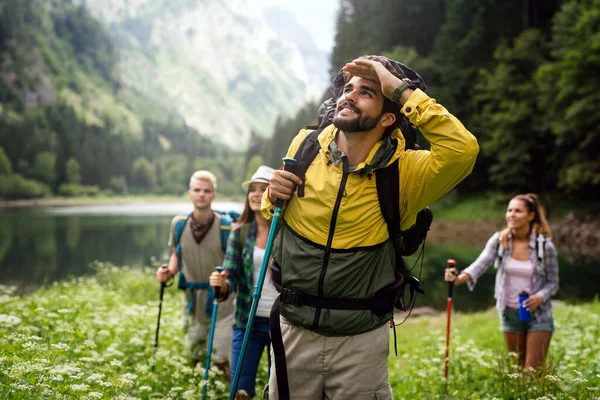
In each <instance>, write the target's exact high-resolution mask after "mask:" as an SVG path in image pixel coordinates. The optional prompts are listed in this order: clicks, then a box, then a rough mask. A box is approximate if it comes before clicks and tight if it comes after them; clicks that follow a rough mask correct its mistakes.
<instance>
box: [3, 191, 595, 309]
mask: <svg viewBox="0 0 600 400" xmlns="http://www.w3.org/2000/svg"><path fill="white" fill-rule="evenodd" d="M213 205H214V208H215V209H218V210H229V209H235V210H237V211H241V209H242V207H243V205H242V204H241V203H225V202H217V203H214V204H213ZM190 210H191V209H190V203H189V202H181V203H148V204H118V205H93V206H76V207H29V208H7V209H0V284H3V285H10V286H16V287H17V288H18V291H19V292H20V293H26V292H31V291H33V290H35V289H36V288H38V287H40V286H41V285H43V284H47V283H51V282H55V281H60V280H63V279H67V278H68V277H70V276H82V275H86V274H92V273H93V271H92V270H91V269H90V268H89V264H90V263H91V262H94V261H95V260H98V261H106V262H110V263H112V264H115V265H118V266H123V265H127V266H130V267H134V268H145V267H150V265H151V259H152V258H156V259H158V260H162V259H166V258H167V257H168V255H169V254H170V249H169V248H168V246H167V241H168V238H169V223H170V221H171V219H172V218H173V216H174V215H176V214H180V213H186V212H189V211H190ZM492 233H493V232H490V235H491V234H492ZM486 240H487V238H485V239H482V240H481V245H480V246H479V245H464V244H458V243H451V242H450V243H449V242H447V241H445V242H444V243H443V244H442V243H435V242H432V241H431V240H428V241H427V245H426V252H425V257H424V262H423V268H422V270H421V272H420V276H421V282H422V286H423V287H424V289H425V291H426V294H425V296H420V297H419V298H418V299H417V303H416V305H417V306H432V307H434V308H437V309H440V310H441V309H444V308H445V304H446V296H447V284H446V283H445V282H444V281H443V270H444V268H445V267H446V260H447V259H448V258H453V259H455V260H456V261H457V266H458V267H459V269H460V268H464V267H466V266H467V265H469V263H471V262H472V261H473V260H474V259H475V258H477V256H478V255H479V253H480V252H481V250H482V248H483V245H484V244H485V242H486ZM558 252H559V256H560V248H559V249H558ZM415 260H416V256H412V257H409V258H407V266H412V265H413V264H414V262H415ZM559 263H560V290H559V293H558V295H557V297H556V298H557V299H561V300H564V301H568V302H579V301H588V300H591V299H592V298H593V297H594V296H595V295H598V294H599V293H600V268H598V265H600V254H598V255H596V256H591V257H590V256H586V257H579V258H575V259H569V260H567V259H565V258H564V257H559ZM419 270H420V263H418V264H417V266H416V267H415V269H414V271H413V272H414V274H416V275H419ZM494 272H495V271H493V268H490V270H488V272H487V273H486V274H485V275H484V276H483V277H482V278H481V279H480V281H479V283H478V285H477V288H476V290H475V291H474V292H472V293H470V292H468V290H467V289H466V287H460V288H457V290H455V292H454V305H455V307H456V308H457V309H459V310H464V311H468V310H480V309H484V308H488V307H490V306H492V305H493V304H494V299H493V286H494ZM148 284H149V286H152V285H155V284H156V282H154V281H152V282H149V283H148Z"/></svg>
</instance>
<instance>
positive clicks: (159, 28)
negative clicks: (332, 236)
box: [0, 0, 326, 198]
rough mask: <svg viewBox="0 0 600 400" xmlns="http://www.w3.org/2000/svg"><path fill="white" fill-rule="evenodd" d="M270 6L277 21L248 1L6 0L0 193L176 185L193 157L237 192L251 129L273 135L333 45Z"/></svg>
mask: <svg viewBox="0 0 600 400" xmlns="http://www.w3.org/2000/svg"><path fill="white" fill-rule="evenodd" d="M276 13H277V10H276V9H274V10H271V12H270V14H269V18H270V20H271V22H272V23H271V24H269V22H268V21H267V20H266V17H265V16H263V15H262V14H260V13H259V11H258V10H254V9H253V8H251V7H250V4H249V3H248V2H246V1H243V0H239V1H238V0H235V1H229V0H227V1H225V0H211V1H202V2H198V1H187V0H186V1H184V0H178V1H165V0H139V1H135V2H133V1H126V0H110V1H108V0H107V1H83V0H81V1H80V0H28V1H23V0H6V1H2V2H0V198H23V197H39V196H44V195H49V194H50V193H58V194H62V195H81V194H97V193H99V192H100V191H105V192H107V193H110V192H117V193H124V192H128V191H133V192H148V191H152V192H157V193H181V191H182V190H184V189H185V187H186V180H187V179H188V177H189V175H190V174H191V172H192V171H194V170H195V169H198V168H209V169H211V170H213V171H215V173H216V174H217V176H219V177H220V178H222V179H221V181H222V182H221V183H220V185H219V186H220V189H221V192H222V193H223V194H225V195H227V194H233V193H238V192H239V183H240V182H241V181H242V180H243V179H244V178H246V176H245V175H246V173H247V168H246V165H245V164H244V162H245V160H248V158H244V155H243V152H244V149H245V148H246V147H247V145H248V142H249V139H250V136H251V135H250V133H251V131H253V132H255V133H254V134H253V137H254V136H255V137H256V138H258V139H257V140H259V139H260V137H267V136H270V135H271V131H272V129H273V127H274V124H275V122H276V118H277V117H278V116H279V115H283V116H293V115H294V113H295V111H296V110H297V109H298V108H299V107H300V106H302V104H303V103H305V102H306V101H308V100H310V99H312V98H315V97H317V96H320V95H321V93H322V91H323V89H324V86H323V85H324V83H323V82H325V81H326V79H325V78H324V77H325V75H326V69H325V68H322V69H321V71H322V72H321V73H320V76H319V74H318V73H317V71H318V69H315V68H314V65H316V63H317V62H316V60H322V59H323V58H324V57H325V56H324V55H323V54H321V53H320V52H318V51H314V49H310V48H309V47H305V46H304V47H303V46H300V45H299V43H304V42H305V40H303V39H305V38H306V36H304V37H302V31H301V29H299V28H298V27H297V26H294V24H293V22H294V20H293V19H290V18H287V19H286V21H287V25H286V26H283V27H282V26H275V24H274V22H273V21H274V20H276V19H277V14H276ZM286 27H287V28H288V30H290V31H294V32H300V34H301V35H300V36H298V35H296V36H295V37H287V38H285V37H282V36H283V35H282V34H283V33H285V32H286V30H285V28H286ZM304 33H305V32H304ZM308 70H310V71H311V73H310V74H309V73H308V72H307V71H308ZM315 75H317V76H316V77H315ZM259 162H260V161H259Z"/></svg>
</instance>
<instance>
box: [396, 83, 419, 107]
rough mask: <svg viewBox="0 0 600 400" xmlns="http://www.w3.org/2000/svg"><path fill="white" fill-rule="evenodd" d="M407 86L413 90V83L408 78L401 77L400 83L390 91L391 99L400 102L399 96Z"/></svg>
mask: <svg viewBox="0 0 600 400" xmlns="http://www.w3.org/2000/svg"><path fill="white" fill-rule="evenodd" d="M409 88H410V89H413V90H414V85H413V83H412V82H411V81H410V79H408V78H404V79H402V83H401V84H400V85H398V87H397V88H396V89H394V91H393V92H392V101H393V102H394V103H396V104H400V96H402V93H403V92H404V91H405V90H406V89H409Z"/></svg>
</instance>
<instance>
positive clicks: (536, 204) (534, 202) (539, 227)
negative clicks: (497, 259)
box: [500, 193, 552, 249]
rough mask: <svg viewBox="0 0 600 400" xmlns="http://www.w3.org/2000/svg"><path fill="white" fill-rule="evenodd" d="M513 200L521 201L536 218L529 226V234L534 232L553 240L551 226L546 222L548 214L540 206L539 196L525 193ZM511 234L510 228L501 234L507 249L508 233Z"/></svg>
mask: <svg viewBox="0 0 600 400" xmlns="http://www.w3.org/2000/svg"><path fill="white" fill-rule="evenodd" d="M512 200H521V201H522V202H523V203H525V206H526V207H527V210H528V211H529V212H532V213H534V214H535V215H534V217H533V219H532V220H531V222H530V224H529V232H531V231H532V230H534V231H535V232H536V233H538V234H540V233H541V234H542V235H544V236H546V237H547V238H548V239H552V230H551V229H550V225H549V224H548V221H547V220H546V213H545V211H544V207H542V205H541V204H540V201H539V200H538V196H537V195H536V194H534V193H525V194H518V195H516V196H515V197H513V198H512V199H511V201H512ZM509 232H510V229H509V228H504V229H503V230H502V231H501V232H500V243H502V247H504V248H505V249H507V248H508V233H509Z"/></svg>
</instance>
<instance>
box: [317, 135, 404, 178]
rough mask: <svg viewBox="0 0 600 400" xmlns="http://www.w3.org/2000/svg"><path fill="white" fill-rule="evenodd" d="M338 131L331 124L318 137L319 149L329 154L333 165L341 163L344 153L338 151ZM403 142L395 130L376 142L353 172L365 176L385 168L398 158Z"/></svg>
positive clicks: (402, 138)
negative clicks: (358, 172) (336, 140)
mask: <svg viewBox="0 0 600 400" xmlns="http://www.w3.org/2000/svg"><path fill="white" fill-rule="evenodd" d="M338 131H339V130H338V129H337V128H336V127H335V126H333V124H331V125H329V126H328V127H326V128H325V129H324V130H323V132H322V133H321V134H320V135H319V144H320V145H321V148H322V149H323V150H325V151H326V152H328V153H329V155H330V157H331V161H332V162H333V164H334V165H337V164H339V163H340V162H341V160H342V156H343V155H344V153H343V152H342V151H341V150H340V148H339V147H338V145H337V143H336V142H335V139H336V137H337V134H338ZM404 146H405V141H404V137H403V136H402V133H401V132H400V129H398V128H396V129H394V131H393V132H392V134H391V135H390V136H388V137H386V138H384V139H383V140H381V141H379V142H377V143H376V144H375V146H373V148H372V149H371V151H369V154H368V155H367V158H366V159H365V160H364V161H363V162H361V163H360V164H358V165H357V166H356V169H355V171H360V172H361V173H362V174H366V173H368V172H370V171H372V170H374V169H379V168H383V167H386V166H387V165H389V164H391V163H393V162H394V161H395V160H396V159H398V158H399V157H400V154H401V152H402V151H404Z"/></svg>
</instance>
